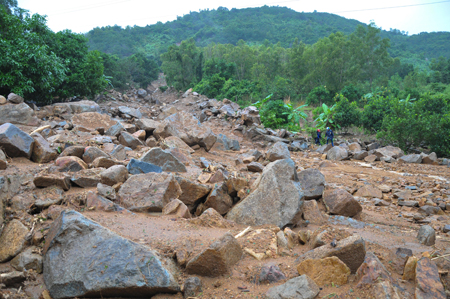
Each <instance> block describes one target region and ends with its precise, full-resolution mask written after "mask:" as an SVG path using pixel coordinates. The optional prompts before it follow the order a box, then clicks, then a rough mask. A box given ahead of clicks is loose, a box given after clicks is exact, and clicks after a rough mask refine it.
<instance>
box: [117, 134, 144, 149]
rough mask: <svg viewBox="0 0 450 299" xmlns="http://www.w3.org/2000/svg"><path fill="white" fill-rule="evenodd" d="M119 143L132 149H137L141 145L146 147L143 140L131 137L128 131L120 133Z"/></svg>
mask: <svg viewBox="0 0 450 299" xmlns="http://www.w3.org/2000/svg"><path fill="white" fill-rule="evenodd" d="M119 142H120V144H122V145H124V146H127V147H129V148H132V149H136V148H137V147H138V146H139V145H144V143H143V142H142V141H141V140H139V138H136V137H134V136H133V135H131V134H130V133H128V132H126V131H122V132H120V135H119Z"/></svg>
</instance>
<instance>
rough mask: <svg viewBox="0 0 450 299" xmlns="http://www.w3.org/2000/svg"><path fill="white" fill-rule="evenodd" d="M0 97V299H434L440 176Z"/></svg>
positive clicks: (229, 116)
mask: <svg viewBox="0 0 450 299" xmlns="http://www.w3.org/2000/svg"><path fill="white" fill-rule="evenodd" d="M159 84H161V82H155V83H154V84H153V85H152V86H150V87H149V88H148V89H147V90H143V89H141V90H130V91H129V92H127V93H126V94H120V93H117V92H113V91H111V93H109V94H108V95H106V96H102V98H100V99H98V101H97V102H92V101H81V102H70V103H60V104H54V105H51V106H46V107H41V108H37V107H33V108H34V109H33V108H30V107H29V106H28V105H26V104H25V103H24V101H23V99H21V98H20V97H18V96H15V95H8V99H6V98H4V97H0V104H1V105H0V148H1V150H0V169H1V171H0V190H1V191H0V224H1V235H0V244H1V245H0V298H55V299H56V298H73V297H102V298H109V297H122V298H131V297H146V298H148V297H152V298H414V296H415V298H447V296H449V294H450V292H449V290H450V276H449V275H450V274H449V269H450V261H449V254H450V250H449V249H448V248H450V246H449V243H450V235H449V231H450V197H449V194H450V190H449V187H450V185H449V179H450V169H449V168H448V167H447V165H446V164H448V161H447V160H446V159H438V157H436V155H435V154H433V153H429V154H425V153H422V154H416V155H405V154H404V153H403V152H402V151H401V150H400V149H398V148H395V147H392V146H384V147H383V146H381V145H380V144H378V143H377V142H376V141H375V140H364V138H357V136H356V137H355V138H352V139H350V140H344V139H339V138H337V140H336V141H335V144H336V146H335V147H331V146H326V145H325V146H321V147H319V148H316V147H314V146H312V145H311V144H310V141H311V140H310V139H309V138H308V136H302V135H299V134H293V133H291V132H286V131H285V130H278V131H274V130H271V129H267V128H264V127H262V126H261V125H260V121H259V115H258V111H257V110H256V108H254V107H247V108H245V109H241V108H240V107H239V105H237V104H236V103H233V102H231V101H228V100H223V101H217V100H215V99H207V98H206V97H204V96H201V95H198V94H196V93H193V92H191V91H187V92H186V93H185V94H178V93H177V92H175V91H173V90H170V89H169V90H167V91H166V92H164V93H162V92H161V91H160V90H159V89H158V88H157V87H158V85H159Z"/></svg>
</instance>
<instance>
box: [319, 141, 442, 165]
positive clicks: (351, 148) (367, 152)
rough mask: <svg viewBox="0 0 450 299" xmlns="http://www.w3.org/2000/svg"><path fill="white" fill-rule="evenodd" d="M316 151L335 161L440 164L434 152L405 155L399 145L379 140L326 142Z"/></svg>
mask: <svg viewBox="0 0 450 299" xmlns="http://www.w3.org/2000/svg"><path fill="white" fill-rule="evenodd" d="M316 151H317V152H318V153H321V154H324V155H326V156H325V157H326V159H328V160H334V161H342V160H349V159H354V160H364V161H365V162H368V163H372V162H375V161H383V162H386V163H392V162H395V161H400V162H405V163H416V164H420V163H423V164H434V165H437V164H438V158H437V155H436V153H434V152H433V153H430V154H425V153H421V154H409V155H405V153H404V152H403V150H402V149H400V148H398V147H394V146H390V145H389V146H385V147H381V146H380V144H379V143H377V142H373V143H369V142H361V141H358V140H355V141H354V142H348V141H345V142H341V143H340V142H335V146H334V147H332V146H331V144H325V145H322V146H320V147H319V148H318V149H317V150H316Z"/></svg>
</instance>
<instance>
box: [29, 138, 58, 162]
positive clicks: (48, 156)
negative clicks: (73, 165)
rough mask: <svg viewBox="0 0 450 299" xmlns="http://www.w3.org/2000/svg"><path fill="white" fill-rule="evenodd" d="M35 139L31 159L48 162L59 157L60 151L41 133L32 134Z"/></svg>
mask: <svg viewBox="0 0 450 299" xmlns="http://www.w3.org/2000/svg"><path fill="white" fill-rule="evenodd" d="M31 137H33V139H34V146H33V152H32V154H31V160H32V161H34V162H36V163H48V162H50V161H53V160H55V159H56V158H57V157H58V153H57V152H56V151H55V150H54V149H52V148H51V147H50V144H49V143H48V142H47V140H45V139H44V137H42V136H41V134H39V133H34V134H33V135H31Z"/></svg>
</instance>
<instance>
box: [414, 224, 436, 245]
mask: <svg viewBox="0 0 450 299" xmlns="http://www.w3.org/2000/svg"><path fill="white" fill-rule="evenodd" d="M417 240H419V243H421V244H424V245H427V246H433V245H434V243H436V232H435V231H434V229H433V228H432V227H431V226H429V225H422V226H421V227H420V229H419V232H418V234H417Z"/></svg>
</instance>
